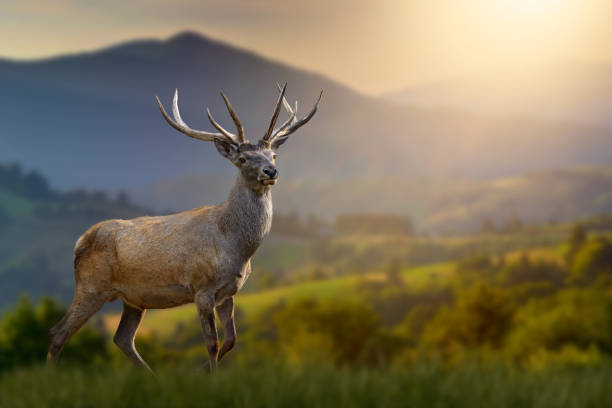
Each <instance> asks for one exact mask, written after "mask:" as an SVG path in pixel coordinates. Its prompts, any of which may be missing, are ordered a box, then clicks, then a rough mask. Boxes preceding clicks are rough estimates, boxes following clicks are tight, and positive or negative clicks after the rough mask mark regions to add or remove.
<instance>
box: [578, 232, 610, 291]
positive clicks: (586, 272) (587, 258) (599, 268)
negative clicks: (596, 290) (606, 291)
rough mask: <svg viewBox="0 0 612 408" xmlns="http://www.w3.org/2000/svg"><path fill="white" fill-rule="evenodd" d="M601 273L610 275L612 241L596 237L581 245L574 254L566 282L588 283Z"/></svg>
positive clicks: (601, 274)
mask: <svg viewBox="0 0 612 408" xmlns="http://www.w3.org/2000/svg"><path fill="white" fill-rule="evenodd" d="M603 275H607V276H610V275H612V243H610V241H609V240H608V239H606V238H596V239H594V240H591V241H589V242H587V243H586V244H584V245H582V247H581V248H580V250H579V251H578V252H577V253H576V255H575V256H574V259H573V262H572V265H571V269H570V275H569V277H568V282H569V283H572V284H588V283H591V282H593V281H594V280H595V279H596V278H598V277H600V276H603Z"/></svg>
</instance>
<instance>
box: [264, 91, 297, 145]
mask: <svg viewBox="0 0 612 408" xmlns="http://www.w3.org/2000/svg"><path fill="white" fill-rule="evenodd" d="M276 87H277V88H278V90H279V91H280V92H282V91H283V88H281V86H280V84H279V83H278V82H277V83H276ZM283 106H284V107H285V110H286V111H287V113H288V114H289V118H288V119H287V120H286V121H285V122H284V123H283V124H282V125H281V126H280V127H279V128H278V129H275V130H274V132H273V133H272V137H271V138H270V140H274V139H275V138H276V135H277V134H278V133H279V132H281V131H283V130H285V129H286V128H287V127H288V126H289V125H291V124H292V123H293V122H295V120H296V119H295V118H296V115H297V101H295V109H291V105H289V102H287V99H286V98H285V97H284V96H283Z"/></svg>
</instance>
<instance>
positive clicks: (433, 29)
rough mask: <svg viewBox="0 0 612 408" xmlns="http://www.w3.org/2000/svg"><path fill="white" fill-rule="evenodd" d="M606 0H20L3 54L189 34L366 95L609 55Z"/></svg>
mask: <svg viewBox="0 0 612 408" xmlns="http://www.w3.org/2000/svg"><path fill="white" fill-rule="evenodd" d="M610 21H612V1H610V0H420V1H415V0H378V1H365V0H310V1H281V0H175V1H166V0H104V1H100V0H81V1H78V0H38V1H30V0H18V1H3V2H1V3H0V38H2V41H0V56H4V57H14V58H33V57H40V56H49V55H55V54H59V53H65V52H74V51H80V50H90V49H95V48H97V47H101V46H104V45H110V44H113V43H116V42H118V41H123V40H127V39H133V38H142V37H156V38H164V37H167V36H170V35H172V34H174V33H176V32H178V31H181V30H184V29H190V30H195V31H199V32H201V33H203V34H206V35H209V36H211V37H214V38H217V39H221V40H224V41H226V42H229V43H232V44H235V45H238V46H241V47H244V48H248V49H251V50H253V51H256V52H258V53H260V54H263V55H265V56H268V57H271V58H274V59H278V60H282V61H284V62H287V63H289V64H291V65H295V66H299V67H303V68H307V69H310V70H314V71H318V72H321V73H324V74H326V75H328V76H330V77H332V78H334V79H337V80H339V81H341V82H344V83H346V84H348V85H351V86H353V87H354V88H356V89H358V90H361V91H363V92H367V93H379V92H384V91H388V90H392V89H398V88H401V87H402V86H405V85H409V84H414V83H419V82H423V81H430V80H436V79H441V78H445V77H448V76H454V75H459V74H462V73H469V72H478V71H486V70H489V69H491V68H496V67H503V66H506V65H523V64H534V63H538V62H540V61H545V60H550V59H563V60H567V59H588V60H606V61H609V60H612V46H610V43H611V42H612V41H611V39H612V24H611V23H610Z"/></svg>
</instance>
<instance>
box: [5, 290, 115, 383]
mask: <svg viewBox="0 0 612 408" xmlns="http://www.w3.org/2000/svg"><path fill="white" fill-rule="evenodd" d="M65 312H66V310H65V309H64V308H63V307H60V306H59V305H58V304H57V303H55V302H54V301H53V300H52V299H50V298H43V299H42V300H41V301H40V304H39V305H38V306H37V307H34V306H33V305H32V303H31V302H30V300H29V298H28V297H25V296H23V297H21V299H20V300H19V303H18V304H17V306H16V307H15V309H13V310H12V311H10V312H8V313H6V314H5V315H4V318H3V319H2V321H1V322H0V371H2V370H3V369H7V368H11V367H14V366H18V365H27V364H32V363H38V362H42V361H44V359H45V357H46V355H47V349H48V347H49V330H50V329H51V327H53V326H54V325H55V324H56V323H57V322H58V321H59V320H60V319H61V318H62V316H63V315H64V314H65ZM106 347H107V343H106V340H105V338H104V337H103V336H102V335H101V334H100V333H99V332H97V331H96V330H94V329H92V328H91V327H87V326H86V327H84V328H82V329H81V330H80V331H79V332H78V333H77V334H76V335H75V336H74V337H73V338H72V340H71V341H70V342H69V344H68V345H67V346H66V348H65V350H64V353H63V354H64V355H63V358H65V359H66V360H68V361H75V362H81V363H91V362H93V361H94V360H96V359H98V358H104V357H106V356H107V351H106Z"/></svg>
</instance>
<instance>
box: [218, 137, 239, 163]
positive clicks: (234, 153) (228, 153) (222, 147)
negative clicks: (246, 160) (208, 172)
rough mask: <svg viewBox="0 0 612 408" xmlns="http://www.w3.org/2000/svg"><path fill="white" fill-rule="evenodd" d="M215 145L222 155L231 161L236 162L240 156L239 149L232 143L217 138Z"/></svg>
mask: <svg viewBox="0 0 612 408" xmlns="http://www.w3.org/2000/svg"><path fill="white" fill-rule="evenodd" d="M215 147H216V148H217V151H218V152H219V153H221V156H223V157H225V158H226V159H229V160H230V161H231V162H234V161H235V160H236V158H237V157H238V149H236V146H234V145H232V144H231V143H227V142H226V141H223V140H219V139H217V138H215Z"/></svg>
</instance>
